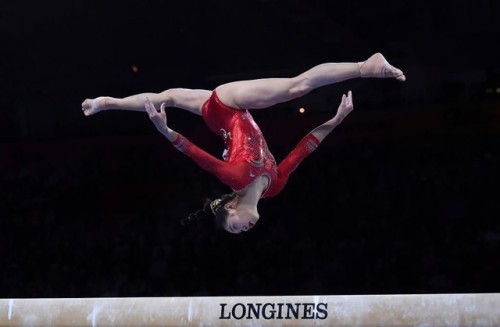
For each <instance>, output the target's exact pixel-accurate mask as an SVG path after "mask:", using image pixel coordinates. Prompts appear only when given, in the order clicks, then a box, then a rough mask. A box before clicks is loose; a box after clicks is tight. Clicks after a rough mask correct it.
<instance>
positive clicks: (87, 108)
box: [82, 97, 107, 116]
mask: <svg viewBox="0 0 500 327" xmlns="http://www.w3.org/2000/svg"><path fill="white" fill-rule="evenodd" d="M106 100H107V97H98V98H95V99H85V101H83V102H82V111H83V114H84V115H85V116H90V115H93V114H96V113H98V112H100V111H103V110H105V109H106Z"/></svg>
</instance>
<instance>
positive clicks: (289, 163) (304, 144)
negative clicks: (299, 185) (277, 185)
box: [278, 133, 320, 181]
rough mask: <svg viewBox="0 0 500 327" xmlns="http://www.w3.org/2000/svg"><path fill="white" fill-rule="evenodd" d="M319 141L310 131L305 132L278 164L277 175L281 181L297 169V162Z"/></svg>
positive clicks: (314, 147) (308, 153)
mask: <svg viewBox="0 0 500 327" xmlns="http://www.w3.org/2000/svg"><path fill="white" fill-rule="evenodd" d="M319 143H320V141H319V140H318V139H317V138H316V137H315V136H314V135H312V134H311V133H309V134H307V135H306V136H305V137H304V138H303V139H302V140H301V141H300V142H299V144H297V146H296V147H295V149H293V150H292V152H290V153H289V154H288V156H287V157H286V158H285V159H284V160H283V161H282V162H281V163H280V164H279V165H278V176H279V178H280V179H283V181H286V180H287V179H288V176H290V174H291V173H292V172H293V171H294V170H295V169H297V167H298V166H299V164H300V163H301V162H302V161H303V160H304V159H305V158H306V157H307V156H308V155H310V154H311V153H312V152H313V151H314V150H316V148H317V147H318V145H319Z"/></svg>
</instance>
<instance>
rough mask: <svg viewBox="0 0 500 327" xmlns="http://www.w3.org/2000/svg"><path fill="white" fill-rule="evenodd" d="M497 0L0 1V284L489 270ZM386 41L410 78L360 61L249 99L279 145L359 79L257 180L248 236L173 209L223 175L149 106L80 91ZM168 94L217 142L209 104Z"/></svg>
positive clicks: (328, 284) (197, 132) (281, 68)
mask: <svg viewBox="0 0 500 327" xmlns="http://www.w3.org/2000/svg"><path fill="white" fill-rule="evenodd" d="M499 10H500V8H499V3H498V1H493V0H476V1H451V0H447V1H433V2H432V3H431V2H427V1H416V0H410V1H376V2H364V1H359V0H358V1H343V2H338V1H298V0H295V1H293V0H287V1H284V0H253V1H228V0H224V1H213V2H212V1H199V2H196V1H178V2H173V1H128V0H127V1H119V2H118V1H116V2H98V1H84V0H73V1H43V2H40V1H38V2H35V1H17V2H15V4H13V2H5V1H4V2H2V4H0V37H1V40H2V46H1V48H0V59H1V60H0V90H1V96H0V113H1V115H0V142H1V143H0V260H1V261H0V267H1V269H0V271H1V273H0V297H4V298H5V297H99V296H195V295H211V296H217V295H293V294H304V295H305V294H394V293H448V292H449V293H461V292H498V291H500V283H499V281H498V275H499V273H500V256H499V254H500V252H499V245H500V223H499V218H500V202H499V199H498V193H499V192H498V182H499V172H498V169H499V167H500V165H499V163H500V154H499V150H498V149H499V145H500V139H499V135H500V117H499V114H500V75H499V74H500V64H499V61H500V60H499V58H500V51H499V50H498V43H499V41H500V40H499V39H500V37H499V35H498V31H499V27H500V26H499V25H500V24H499V23H498V20H499V17H498V13H499V12H500V11H499ZM377 51H380V52H382V53H384V55H385V56H386V57H387V58H388V59H389V61H390V62H391V63H392V64H394V65H395V66H397V67H399V68H401V69H402V70H403V71H404V72H405V74H406V76H407V82H405V83H399V82H397V81H394V80H375V79H363V80H361V79H359V80H352V81H347V82H343V83H340V84H335V85H332V86H327V87H324V88H322V89H319V90H316V91H314V92H312V93H310V94H309V95H307V96H305V97H304V98H302V99H299V100H296V101H292V102H290V103H286V104H282V105H279V106H276V107H275V108H271V109H270V110H267V111H259V112H253V114H254V117H255V119H256V121H257V122H258V123H259V125H260V126H261V129H262V130H263V132H264V134H265V136H266V138H267V140H268V143H269V146H270V148H271V150H272V152H273V153H274V155H275V157H276V159H277V160H278V161H279V160H281V159H283V158H284V156H285V155H286V154H287V153H288V152H289V151H290V150H291V149H292V148H293V146H294V145H295V144H296V143H297V142H298V141H299V140H300V138H301V137H302V136H303V135H305V134H306V133H307V132H308V131H309V130H310V129H312V128H313V127H315V126H317V125H319V124H321V123H322V122H324V121H325V120H327V119H329V118H330V117H331V116H332V115H334V113H335V110H336V108H337V106H338V103H339V101H340V96H341V94H342V93H344V92H346V91H347V90H353V93H354V103H355V110H354V112H353V113H352V114H351V115H350V116H349V117H348V118H347V119H346V121H345V122H344V123H343V124H342V125H341V126H340V127H339V128H338V129H337V130H335V131H334V132H333V133H332V134H331V135H330V136H329V137H328V138H327V139H326V140H325V141H324V143H323V144H322V145H321V146H320V147H319V148H318V149H317V151H316V152H315V153H314V154H313V155H312V156H311V157H309V158H308V159H307V160H306V161H305V162H304V163H303V164H302V165H301V166H300V167H299V168H298V170H297V171H296V172H295V173H294V175H292V177H291V178H290V180H289V184H288V186H287V188H285V190H284V191H283V192H282V193H281V194H280V195H279V196H277V197H276V198H272V199H267V200H262V201H261V203H260V205H259V210H260V214H261V219H260V221H259V224H258V225H256V227H255V228H254V230H253V231H252V232H250V233H246V234H244V235H238V236H235V235H230V234H228V233H225V232H221V231H217V230H215V229H214V228H213V227H212V226H211V225H210V224H199V225H195V226H192V227H191V228H190V229H183V228H181V227H180V226H179V224H178V222H179V219H181V218H183V217H185V216H187V215H188V214H189V213H190V212H193V211H195V210H197V209H199V208H200V207H201V204H202V202H203V200H204V199H205V198H206V197H208V196H213V195H216V194H218V193H220V192H227V191H228V190H227V188H226V187H225V186H224V185H221V184H220V183H219V182H218V180H217V179H216V178H215V177H213V176H212V175H210V174H208V173H206V172H204V171H202V170H200V169H199V168H198V167H197V166H196V165H195V164H194V163H193V162H192V161H191V160H190V159H188V158H187V157H185V156H183V155H182V154H180V153H179V152H177V151H176V150H175V149H173V148H172V146H171V145H170V144H169V143H168V142H167V141H166V140H165V139H163V138H162V137H161V135H159V134H158V133H157V132H156V130H155V128H154V126H153V125H152V124H151V122H150V121H149V119H148V117H147V116H146V115H145V114H144V113H136V112H122V111H114V112H106V113H101V114H98V115H95V116H92V117H85V116H84V115H83V114H82V112H81V102H82V101H83V100H84V99H85V98H87V97H88V98H94V97H97V96H100V95H110V96H117V97H123V96H127V95H130V94H135V93H141V92H146V91H149V92H160V91H162V90H164V89H167V88H169V87H188V88H205V89H213V88H214V87H216V86H217V85H219V84H221V83H225V82H229V81H233V80H239V79H251V78H260V77H278V76H282V77H286V76H293V75H295V74H298V73H300V72H302V71H303V70H305V69H308V68H310V67H312V66H313V65H316V64H319V63H322V62H332V61H333V62H342V61H355V62H357V61H361V60H364V59H366V58H368V57H369V56H370V55H371V54H372V53H374V52H377ZM134 66H135V67H136V68H137V70H136V71H134V70H133V69H132V68H133V67H134ZM301 106H304V107H305V108H306V109H307V111H306V113H305V114H303V115H300V114H298V112H297V109H298V108H299V107H301ZM168 114H169V121H170V124H171V125H172V127H173V128H174V129H176V130H178V131H179V132H181V133H183V134H184V135H186V136H187V137H189V138H190V139H191V140H192V141H193V142H195V143H196V144H198V145H199V146H201V147H202V148H204V149H206V150H207V151H209V152H211V153H213V154H215V155H217V154H219V153H220V152H221V151H222V144H221V142H220V140H219V139H218V138H217V136H216V135H213V134H211V133H210V132H208V130H207V128H206V127H205V126H204V125H203V123H202V121H201V119H200V117H196V116H193V115H190V114H188V113H186V112H183V111H181V110H178V109H170V110H169V111H168Z"/></svg>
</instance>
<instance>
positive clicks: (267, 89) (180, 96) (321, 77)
mask: <svg viewBox="0 0 500 327" xmlns="http://www.w3.org/2000/svg"><path fill="white" fill-rule="evenodd" d="M359 77H361V78H366V77H375V78H395V79H396V80H399V81H405V79H406V78H405V76H404V74H403V72H402V71H401V70H400V69H398V68H395V67H393V66H392V65H391V64H389V62H387V60H386V59H385V58H384V56H383V55H382V54H380V53H376V54H374V55H372V56H371V57H370V58H368V59H367V60H365V61H362V62H351V63H324V64H320V65H317V66H315V67H313V68H311V69H309V70H307V71H305V72H304V73H302V74H300V75H298V76H296V77H292V78H265V79H257V80H247V81H237V82H232V83H228V84H223V85H220V86H218V87H217V88H215V90H213V91H208V90H199V89H194V90H193V89H183V88H173V89H168V90H166V91H163V92H161V93H142V94H137V95H132V96H129V97H126V98H113V97H107V96H105V97H98V98H95V99H86V100H85V101H84V102H83V103H82V110H83V112H84V114H85V115H86V116H89V115H92V114H95V113H97V112H100V111H104V110H112V109H119V110H133V111H146V112H147V113H148V115H149V117H150V119H151V121H152V122H153V123H154V125H155V126H156V128H157V129H158V131H159V132H160V133H161V134H163V135H164V136H165V137H166V138H167V139H168V140H169V141H170V142H171V143H172V144H173V146H175V147H176V148H177V149H178V150H179V151H181V152H183V153H184V154H186V155H187V156H189V157H190V158H192V159H193V160H194V161H195V162H196V163H197V164H198V165H199V166H200V167H201V168H203V169H205V170H207V171H208V172H210V173H212V174H214V175H215V176H216V177H217V178H218V179H219V180H220V181H221V182H222V183H224V184H225V185H227V186H228V187H230V188H231V189H232V190H233V192H232V193H230V194H224V195H222V196H221V197H219V198H217V199H214V200H207V201H206V202H205V205H204V207H203V210H202V211H201V210H200V211H198V212H197V214H196V215H191V216H190V217H189V219H194V217H196V216H198V215H199V214H200V213H201V212H203V213H209V214H211V215H213V216H215V221H216V222H217V223H218V224H219V225H220V226H222V227H223V228H224V229H225V230H226V231H228V232H230V233H241V232H244V231H248V230H250V229H251V228H252V227H253V226H254V225H255V224H256V223H257V221H258V220H259V213H258V210H257V204H258V202H259V200H260V199H261V198H270V197H273V196H276V195H277V194H278V193H279V192H280V191H281V190H282V189H283V187H284V186H285V184H286V182H287V179H288V177H289V175H290V174H291V173H292V172H293V171H294V170H295V169H296V168H297V167H298V165H299V164H300V163H301V162H302V160H304V159H305V158H306V157H307V156H308V155H309V154H310V153H311V152H313V151H314V149H316V147H317V146H318V145H319V144H320V143H321V141H323V139H324V138H325V137H326V136H327V135H328V134H329V133H330V132H331V131H332V130H333V129H334V128H335V127H336V126H337V125H338V124H340V123H341V122H342V120H343V119H344V118H345V117H346V116H347V115H348V114H349V113H350V112H351V111H352V110H353V102H352V94H351V92H350V91H349V92H348V93H347V95H345V94H344V95H343V96H342V100H341V102H340V106H339V107H338V110H337V113H336V115H335V116H334V117H333V118H332V119H330V120H328V121H327V122H325V123H323V124H322V125H320V126H318V127H316V128H315V129H313V130H312V131H311V132H310V133H309V134H307V135H306V136H305V137H304V138H303V139H302V140H301V141H300V142H299V143H298V144H297V146H296V147H295V149H294V150H292V151H291V152H290V154H288V156H287V157H286V158H285V159H284V160H283V161H282V162H281V163H280V164H279V165H277V164H276V161H275V159H274V157H273V155H272V154H271V152H270V151H269V149H268V147H267V143H266V141H265V139H264V137H263V135H262V132H261V131H260V129H259V127H258V126H257V124H256V123H255V121H254V120H253V118H252V116H251V115H250V112H249V111H248V109H263V108H268V107H271V106H273V105H275V104H278V103H282V102H286V101H290V100H292V99H295V98H298V97H301V96H303V95H305V94H307V93H309V92H310V91H312V90H313V89H315V88H319V87H321V86H325V85H329V84H333V83H338V82H341V81H344V80H348V79H353V78H359ZM158 106H159V107H160V108H159V111H158V110H157V107H158ZM166 107H177V108H181V109H185V110H188V111H190V112H192V113H194V114H197V115H201V116H202V118H203V120H204V121H205V123H206V124H207V126H208V127H209V128H210V129H211V130H212V131H213V132H214V133H216V134H218V135H220V136H221V137H222V139H223V141H224V145H225V150H224V153H223V156H222V157H223V160H219V159H217V158H215V157H213V156H212V155H210V154H208V153H207V152H205V151H203V150H202V149H200V148H198V147H197V146H196V145H194V144H193V143H191V142H190V141H189V140H188V139H186V138H185V137H184V136H182V135H181V134H180V133H177V132H175V131H174V130H172V129H171V128H169V127H168V125H167V116H166V113H165V108H166ZM189 219H188V220H189Z"/></svg>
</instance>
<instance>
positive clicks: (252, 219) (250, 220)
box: [224, 203, 259, 234]
mask: <svg viewBox="0 0 500 327" xmlns="http://www.w3.org/2000/svg"><path fill="white" fill-rule="evenodd" d="M225 209H226V211H227V213H228V214H227V218H226V223H225V225H224V229H225V230H227V231H228V232H229V233H233V234H240V233H242V232H247V231H249V230H250V229H252V228H253V226H255V224H256V223H257V221H258V220H259V217H258V215H257V216H256V215H255V214H251V213H250V212H249V211H248V210H245V211H243V210H238V209H237V208H236V206H232V205H231V203H226V205H225Z"/></svg>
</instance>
